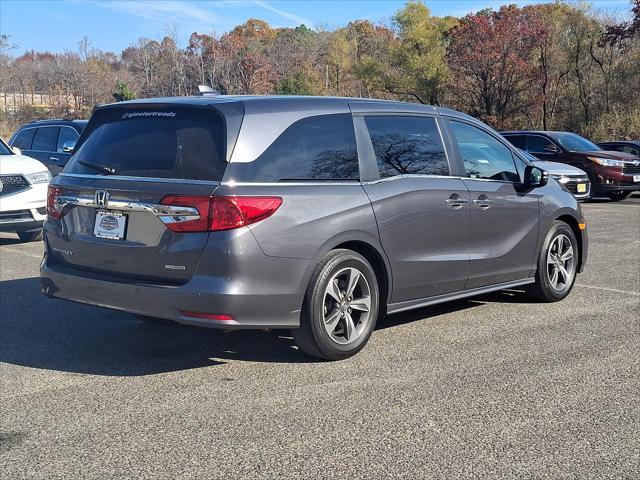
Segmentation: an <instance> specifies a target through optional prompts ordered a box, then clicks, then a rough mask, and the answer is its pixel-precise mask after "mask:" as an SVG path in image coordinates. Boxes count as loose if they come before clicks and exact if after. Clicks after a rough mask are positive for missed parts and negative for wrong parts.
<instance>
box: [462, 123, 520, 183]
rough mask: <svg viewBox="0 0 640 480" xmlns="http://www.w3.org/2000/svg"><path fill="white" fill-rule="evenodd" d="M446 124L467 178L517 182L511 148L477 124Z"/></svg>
mask: <svg viewBox="0 0 640 480" xmlns="http://www.w3.org/2000/svg"><path fill="white" fill-rule="evenodd" d="M450 128H451V131H452V132H453V135H454V137H455V141H456V143H457V145H458V149H459V150H460V154H461V155H462V159H463V160H464V167H465V169H466V171H467V175H468V176H469V177H471V178H486V179H489V180H504V181H509V182H519V181H520V177H519V176H518V173H517V171H516V166H515V163H514V162H513V156H512V155H511V150H509V149H508V148H507V147H506V146H505V145H503V144H502V143H500V142H499V141H498V140H496V139H495V138H493V137H492V136H491V135H489V134H488V133H486V132H484V131H483V130H480V129H479V128H476V127H473V126H471V125H467V124H466V123H460V122H455V121H452V122H450Z"/></svg>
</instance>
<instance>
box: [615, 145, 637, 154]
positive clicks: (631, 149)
mask: <svg viewBox="0 0 640 480" xmlns="http://www.w3.org/2000/svg"><path fill="white" fill-rule="evenodd" d="M620 151H622V152H626V153H632V154H634V155H640V148H636V147H632V146H631V145H625V146H624V147H622V149H621V150H620Z"/></svg>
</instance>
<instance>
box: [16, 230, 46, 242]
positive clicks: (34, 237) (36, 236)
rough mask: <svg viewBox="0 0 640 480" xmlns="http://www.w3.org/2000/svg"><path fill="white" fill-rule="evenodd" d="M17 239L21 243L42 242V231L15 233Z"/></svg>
mask: <svg viewBox="0 0 640 480" xmlns="http://www.w3.org/2000/svg"><path fill="white" fill-rule="evenodd" d="M16 233H17V234H18V238H19V239H20V240H22V241H23V242H38V241H40V240H42V230H36V231H35V232H16Z"/></svg>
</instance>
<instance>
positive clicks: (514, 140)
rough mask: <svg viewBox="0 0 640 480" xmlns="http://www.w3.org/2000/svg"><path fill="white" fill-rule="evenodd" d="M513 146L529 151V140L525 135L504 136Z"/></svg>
mask: <svg viewBox="0 0 640 480" xmlns="http://www.w3.org/2000/svg"><path fill="white" fill-rule="evenodd" d="M504 138H506V139H507V140H509V143H511V145H513V146H515V147H518V148H519V149H520V150H526V149H527V146H526V145H527V139H526V137H524V136H523V135H504Z"/></svg>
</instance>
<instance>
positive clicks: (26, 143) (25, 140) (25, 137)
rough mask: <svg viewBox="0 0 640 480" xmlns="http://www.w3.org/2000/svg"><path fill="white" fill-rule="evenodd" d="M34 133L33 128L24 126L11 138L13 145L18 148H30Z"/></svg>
mask: <svg viewBox="0 0 640 480" xmlns="http://www.w3.org/2000/svg"><path fill="white" fill-rule="evenodd" d="M35 134H36V129H35V128H25V129H24V130H22V131H21V132H20V133H18V135H17V136H16V138H15V139H14V140H13V146H14V147H18V148H19V149H20V150H31V142H33V136H34V135H35Z"/></svg>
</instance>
